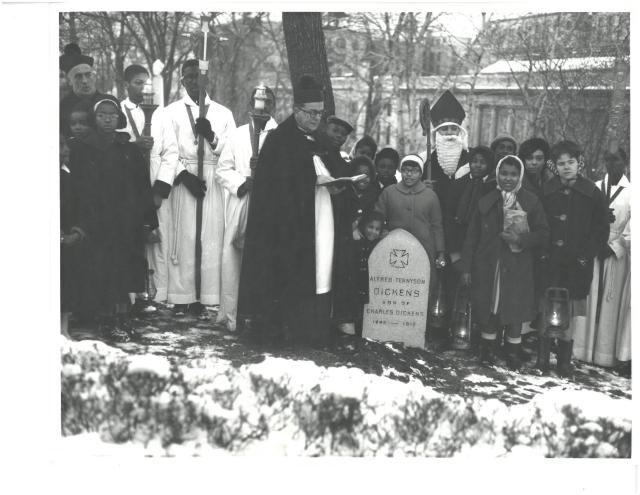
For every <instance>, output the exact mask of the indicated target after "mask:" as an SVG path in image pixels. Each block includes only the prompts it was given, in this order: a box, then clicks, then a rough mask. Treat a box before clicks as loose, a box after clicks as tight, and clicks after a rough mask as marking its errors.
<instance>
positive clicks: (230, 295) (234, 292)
mask: <svg viewBox="0 0 640 495" xmlns="http://www.w3.org/2000/svg"><path fill="white" fill-rule="evenodd" d="M277 126H278V124H277V122H276V121H275V120H274V119H273V118H271V119H269V121H268V122H267V124H266V126H265V129H264V131H262V133H261V134H260V140H259V143H258V145H259V148H262V144H263V143H264V140H265V138H266V136H267V132H268V131H270V130H271V129H275V128H276V127H277ZM251 155H252V149H251V141H250V135H249V124H245V125H243V126H240V127H238V128H237V129H234V130H233V131H231V132H230V133H229V137H228V139H227V142H226V144H225V145H224V148H223V149H222V151H221V152H220V160H219V161H218V168H217V169H216V176H215V178H216V181H217V182H218V183H219V184H220V185H221V186H222V187H224V189H225V191H226V193H227V194H226V201H225V230H224V241H223V247H222V270H221V287H220V309H219V311H218V318H217V321H218V322H219V323H225V324H226V326H227V328H228V329H229V330H231V331H234V330H235V329H236V318H237V312H238V287H239V284H240V268H241V263H242V250H240V249H238V248H237V247H236V246H234V245H233V238H234V235H235V233H236V231H237V228H238V225H237V224H238V214H239V211H240V209H241V208H243V205H244V204H245V203H246V206H244V207H248V203H249V201H250V194H245V195H244V196H243V197H241V198H239V197H238V187H240V186H241V185H242V184H243V183H244V182H245V180H246V177H248V176H250V175H251V167H250V163H249V161H250V159H251Z"/></svg>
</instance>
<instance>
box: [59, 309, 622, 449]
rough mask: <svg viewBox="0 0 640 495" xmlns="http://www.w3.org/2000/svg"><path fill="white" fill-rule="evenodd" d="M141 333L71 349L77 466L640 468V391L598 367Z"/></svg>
mask: <svg viewBox="0 0 640 495" xmlns="http://www.w3.org/2000/svg"><path fill="white" fill-rule="evenodd" d="M138 326H139V328H140V330H141V338H140V339H139V341H138V342H136V343H130V344H122V345H118V346H117V347H115V346H112V345H107V344H105V343H102V342H100V341H98V340H95V336H93V335H92V334H91V333H90V332H88V331H84V330H82V329H74V330H72V335H73V336H74V337H75V338H77V339H86V340H79V341H77V342H68V341H64V342H63V344H62V362H63V367H62V405H63V415H62V423H63V425H62V426H63V433H64V435H65V439H64V441H63V445H64V448H65V449H66V450H68V452H69V454H70V455H75V454H74V453H76V454H77V453H80V452H82V453H85V454H98V455H134V456H140V455H145V456H148V455H151V456H165V455H200V456H209V455H221V454H224V455H228V454H251V455H327V454H331V455H356V456H362V455H364V456H370V455H378V456H379V455H403V456H406V455H412V456H447V457H448V456H465V457H469V456H476V455H478V456H486V455H487V454H489V455H492V456H499V457H504V456H528V457H531V456H533V457H541V456H542V457H544V456H549V457H553V456H563V457H628V456H630V441H631V440H630V438H631V386H630V380H629V379H626V378H623V377H620V376H617V375H615V374H613V373H610V372H608V371H605V370H603V369H601V368H597V367H594V366H587V365H583V364H578V366H577V367H576V374H575V376H574V380H572V381H569V380H565V379H560V378H558V377H556V376H546V377H545V376H540V375H539V374H538V373H537V372H536V371H535V370H533V369H531V368H527V369H525V370H524V371H523V372H522V373H513V372H509V371H507V370H506V369H505V368H503V367H500V366H493V367H484V366H479V365H478V364H477V360H476V359H475V358H473V357H471V356H469V355H468V354H467V353H465V352H462V351H440V352H436V351H425V350H419V349H406V348H403V347H402V346H401V345H399V344H392V343H377V342H370V341H361V342H358V341H356V340H355V339H344V340H343V341H341V342H339V343H338V344H337V345H336V346H334V347H332V348H330V349H327V350H323V351H319V350H312V349H294V348H287V349H277V348H270V347H268V346H259V345H256V344H251V343H248V342H245V341H243V340H241V339H239V338H237V336H236V335H231V334H228V333H226V332H224V331H222V330H221V329H216V328H212V326H211V324H209V323H207V322H201V321H198V320H195V319H189V318H186V319H183V320H180V321H176V320H174V319H172V318H171V317H170V316H169V315H168V313H167V312H164V310H163V312H161V314H160V315H158V316H155V317H153V318H148V319H147V320H140V321H139V322H138Z"/></svg>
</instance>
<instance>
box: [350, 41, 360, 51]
mask: <svg viewBox="0 0 640 495" xmlns="http://www.w3.org/2000/svg"><path fill="white" fill-rule="evenodd" d="M351 47H352V48H353V51H354V52H357V51H358V50H359V49H360V43H358V40H353V42H352V43H351Z"/></svg>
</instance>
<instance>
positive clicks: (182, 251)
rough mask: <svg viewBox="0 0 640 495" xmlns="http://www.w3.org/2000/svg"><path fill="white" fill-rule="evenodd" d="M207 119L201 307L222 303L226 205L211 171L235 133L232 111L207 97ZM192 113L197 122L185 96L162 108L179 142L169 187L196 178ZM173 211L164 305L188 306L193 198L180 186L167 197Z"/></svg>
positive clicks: (191, 287)
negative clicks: (210, 139) (212, 137)
mask: <svg viewBox="0 0 640 495" xmlns="http://www.w3.org/2000/svg"><path fill="white" fill-rule="evenodd" d="M205 104H206V105H208V110H207V115H206V118H207V119H208V120H209V122H211V127H212V129H213V132H214V133H215V134H216V136H217V138H218V143H217V146H216V148H215V149H212V147H211V146H210V145H209V143H207V142H206V141H205V144H204V161H203V179H204V181H205V184H206V186H207V191H206V194H205V197H204V200H203V206H202V233H201V245H202V261H201V269H200V274H201V286H200V287H201V289H200V302H201V303H203V304H205V305H214V304H219V302H220V262H221V258H222V241H223V235H224V201H223V191H222V188H221V186H220V185H219V184H218V183H217V182H216V181H215V169H216V168H217V165H218V158H219V156H220V151H221V150H222V149H223V148H224V145H225V142H226V140H227V136H228V135H229V133H230V131H232V130H233V129H235V128H236V125H235V122H234V120H233V114H232V113H231V111H230V110H229V109H228V108H226V107H224V106H222V105H220V104H219V103H216V102H214V101H213V100H211V99H210V98H209V97H208V96H207V97H206V99H205ZM187 105H188V106H189V107H190V108H191V112H192V114H193V118H194V121H195V119H197V118H198V115H199V112H198V105H197V104H196V103H195V102H194V101H193V100H192V99H191V98H189V96H188V95H186V96H184V97H183V98H181V99H180V100H178V101H176V102H174V103H172V104H170V105H169V106H167V107H166V109H165V111H164V113H165V115H166V120H167V125H168V126H170V128H171V129H172V130H173V132H174V134H175V136H176V140H177V143H178V152H179V158H178V160H177V162H176V163H175V167H174V169H173V170H172V171H169V169H167V173H168V175H172V176H173V177H172V178H171V182H170V183H173V179H174V178H175V177H177V176H178V175H179V174H180V173H181V172H182V171H183V170H188V171H189V172H191V173H192V174H194V175H197V173H198V157H197V150H198V144H197V142H198V138H197V136H195V135H194V132H193V129H192V127H191V122H190V120H189V114H188V112H187V109H186V106H187ZM169 200H170V202H171V209H172V212H171V213H172V218H171V223H172V225H171V228H170V229H169V236H168V239H167V241H168V242H167V246H168V256H169V290H168V302H169V303H173V304H190V303H193V302H196V300H197V299H196V287H195V238H196V203H197V200H196V198H195V197H194V196H193V195H192V194H191V193H190V192H189V190H188V189H187V188H186V187H185V186H184V184H179V185H176V186H174V187H173V189H172V191H171V194H170V196H169Z"/></svg>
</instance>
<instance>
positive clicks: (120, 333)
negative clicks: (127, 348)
mask: <svg viewBox="0 0 640 495" xmlns="http://www.w3.org/2000/svg"><path fill="white" fill-rule="evenodd" d="M98 329H99V330H100V333H101V334H102V337H103V338H104V339H106V340H107V341H109V342H117V343H124V342H129V341H130V340H131V339H130V337H129V334H127V332H125V331H124V330H123V329H122V328H121V326H120V325H119V322H118V321H117V318H116V317H115V316H103V317H101V318H100V323H99V326H98Z"/></svg>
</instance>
